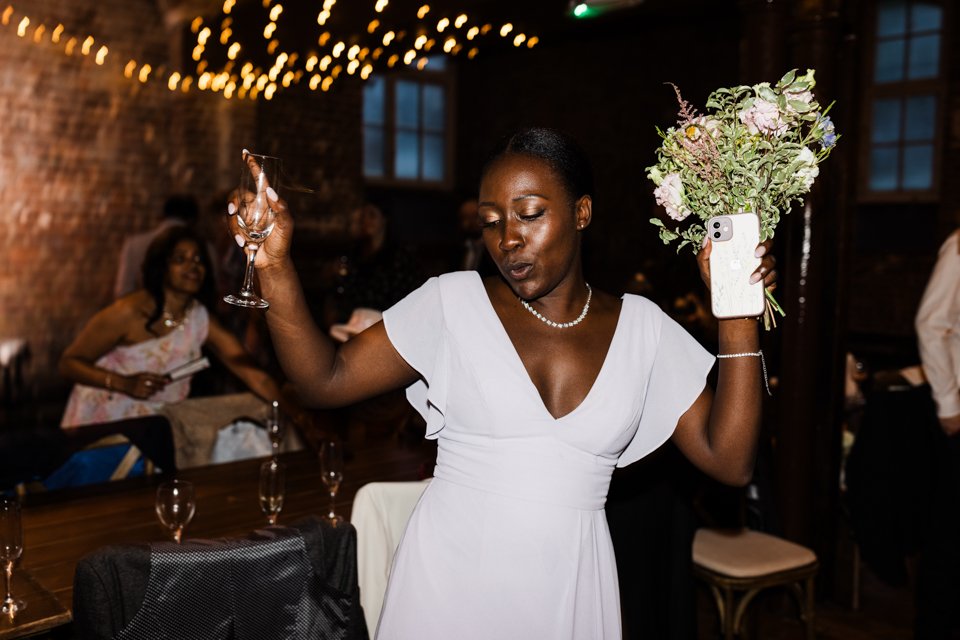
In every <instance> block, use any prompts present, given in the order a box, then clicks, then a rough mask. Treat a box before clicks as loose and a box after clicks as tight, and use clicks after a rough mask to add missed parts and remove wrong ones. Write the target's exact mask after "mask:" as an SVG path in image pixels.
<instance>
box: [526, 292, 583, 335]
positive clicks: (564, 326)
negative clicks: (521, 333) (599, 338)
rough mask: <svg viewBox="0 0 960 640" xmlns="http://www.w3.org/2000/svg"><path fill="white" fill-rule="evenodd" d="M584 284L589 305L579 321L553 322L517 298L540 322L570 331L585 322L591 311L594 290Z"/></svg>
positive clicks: (579, 317)
mask: <svg viewBox="0 0 960 640" xmlns="http://www.w3.org/2000/svg"><path fill="white" fill-rule="evenodd" d="M584 284H586V285H587V303H586V304H585V305H583V311H581V312H580V315H579V316H577V319H576V320H571V321H570V322H554V321H553V320H548V319H547V318H545V317H543V315H542V314H541V313H540V312H539V311H537V310H536V309H534V308H533V307H531V306H530V303H529V302H527V301H526V300H524V299H523V298H521V297H520V296H517V300H519V301H520V304H522V305H523V308H524V309H526V310H527V311H529V312H530V313H532V314H533V315H534V316H536V317H537V319H538V320H540V322H543V323H544V324H547V325H550V326H551V327H553V328H555V329H569V328H570V327H575V326H577V325H578V324H580V323H581V322H583V319H584V318H586V317H587V312H588V311H590V298H592V297H593V289H591V288H590V285H589V284H587V283H586V282H584Z"/></svg>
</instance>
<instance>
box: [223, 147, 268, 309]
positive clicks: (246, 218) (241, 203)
mask: <svg viewBox="0 0 960 640" xmlns="http://www.w3.org/2000/svg"><path fill="white" fill-rule="evenodd" d="M279 189H280V158H274V157H272V156H263V155H258V154H255V153H250V152H249V151H246V150H245V151H244V152H243V170H242V171H241V172H240V187H239V189H238V190H237V214H236V215H237V230H238V231H239V233H240V235H241V236H242V238H243V239H244V240H245V241H246V245H245V247H244V251H245V252H246V254H247V269H246V272H245V275H244V277H243V287H242V288H241V289H240V293H237V294H230V295H228V296H225V297H224V298H223V299H224V301H225V302H229V303H230V304H235V305H237V306H238V307H252V308H256V309H266V308H267V307H269V306H270V303H269V302H267V301H266V300H264V299H263V298H261V297H260V296H258V295H257V294H256V293H255V292H254V290H253V271H254V269H253V263H254V261H255V260H256V258H257V250H258V249H259V248H260V244H261V243H262V242H263V241H264V240H265V239H266V238H267V236H269V235H270V232H271V231H273V225H274V224H275V223H276V212H275V211H274V208H273V204H274V201H273V200H271V199H270V197H268V195H267V194H268V192H269V191H272V192H273V195H274V196H276V194H277V192H278V190H279Z"/></svg>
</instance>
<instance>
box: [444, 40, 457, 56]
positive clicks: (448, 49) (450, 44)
mask: <svg viewBox="0 0 960 640" xmlns="http://www.w3.org/2000/svg"><path fill="white" fill-rule="evenodd" d="M455 46H457V41H456V40H454V39H453V38H447V39H446V41H444V43H443V50H444V51H445V52H446V53H450V52H451V51H452V50H453V48H454V47H455Z"/></svg>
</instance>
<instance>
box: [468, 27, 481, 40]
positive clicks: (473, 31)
mask: <svg viewBox="0 0 960 640" xmlns="http://www.w3.org/2000/svg"><path fill="white" fill-rule="evenodd" d="M478 33H480V27H470V28H469V29H468V30H467V40H473V39H474V38H476V37H477V34H478Z"/></svg>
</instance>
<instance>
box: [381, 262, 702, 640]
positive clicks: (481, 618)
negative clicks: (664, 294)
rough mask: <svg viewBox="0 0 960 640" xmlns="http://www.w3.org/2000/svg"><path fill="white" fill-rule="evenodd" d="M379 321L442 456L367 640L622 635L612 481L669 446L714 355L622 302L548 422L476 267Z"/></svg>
mask: <svg viewBox="0 0 960 640" xmlns="http://www.w3.org/2000/svg"><path fill="white" fill-rule="evenodd" d="M384 325H385V327H386V330H387V334H388V336H389V338H390V341H391V343H392V344H393V346H394V347H395V348H396V349H397V351H398V352H399V353H400V355H401V356H403V358H404V359H405V360H406V361H407V362H408V363H409V364H410V365H411V366H412V367H413V368H415V369H416V370H417V371H418V372H419V373H420V375H421V377H422V380H420V381H418V382H417V383H415V384H413V385H412V386H411V387H410V388H408V390H407V397H408V398H409V400H410V402H411V404H413V406H414V407H415V408H417V410H419V411H420V412H421V414H422V415H423V416H424V418H425V419H426V421H427V438H435V439H437V440H438V454H437V466H436V470H435V472H434V480H433V481H432V482H431V484H430V486H429V487H428V488H427V490H426V491H425V492H424V494H423V497H422V498H421V500H420V502H419V503H418V504H417V507H416V508H415V509H414V512H413V515H412V516H411V518H410V522H409V524H408V525H407V530H406V532H405V533H404V536H403V539H402V540H401V543H400V547H399V549H398V550H397V554H396V556H395V558H394V564H393V567H392V571H391V575H390V581H389V584H388V586H387V592H386V595H385V601H384V606H383V611H382V613H381V616H380V624H379V626H378V630H377V636H376V637H377V638H378V640H406V639H410V640H413V639H417V640H441V639H442V640H450V639H453V638H456V639H457V640H470V639H473V638H476V639H478V640H479V639H484V640H488V639H490V638H496V639H498V640H508V639H516V640H531V639H535V638H550V639H551V640H563V639H567V638H570V639H573V638H578V639H579V638H584V639H591V640H597V639H617V640H619V638H620V637H621V632H620V601H619V593H618V588H617V569H616V563H615V560H614V555H613V546H612V544H611V541H610V533H609V531H608V530H607V522H606V518H605V515H604V511H603V508H604V503H605V501H606V496H607V489H608V487H609V484H610V476H611V474H612V472H613V469H614V467H615V466H621V467H622V466H625V465H627V464H630V463H631V462H635V461H636V460H639V459H640V458H642V457H643V456H645V455H647V454H648V453H650V452H651V451H653V450H654V449H656V448H657V447H659V446H660V445H661V444H663V442H664V441H666V440H667V438H669V437H670V435H671V434H672V433H673V430H674V428H675V427H676V424H677V420H678V419H679V418H680V416H681V415H683V413H684V412H685V411H686V410H687V409H688V408H689V407H690V406H691V405H692V404H693V401H694V400H696V398H697V397H698V396H699V394H700V393H701V391H703V388H704V385H705V379H706V375H707V373H708V372H709V371H710V368H711V367H712V366H713V362H714V359H713V356H711V355H710V354H708V353H707V352H706V351H705V350H704V349H703V348H702V347H700V345H699V344H698V343H697V342H696V341H694V339H693V338H692V337H690V335H689V334H687V333H686V332H685V331H684V330H683V329H682V328H681V327H680V326H679V325H678V324H676V323H675V322H673V320H671V319H670V318H668V317H667V316H666V315H665V314H664V313H663V312H662V311H661V310H660V309H659V308H658V307H657V306H656V305H654V304H653V303H651V302H650V301H648V300H646V299H644V298H641V297H638V296H632V295H626V296H624V298H623V306H622V310H621V312H620V318H619V320H618V323H617V328H616V331H615V333H614V336H613V340H612V342H611V345H610V349H609V351H608V353H607V356H606V359H605V361H604V363H603V366H602V368H601V370H600V373H599V375H598V376H597V379H596V381H595V382H594V384H593V386H592V388H591V389H590V392H589V393H588V394H587V396H586V398H585V399H584V400H583V402H582V403H581V404H580V405H579V406H578V407H577V408H576V409H575V410H573V411H572V412H571V413H569V414H567V415H565V416H563V417H561V418H559V419H556V418H554V417H553V416H552V415H551V414H550V412H549V411H547V408H546V407H545V406H544V404H543V401H542V399H541V397H540V394H539V393H538V391H537V388H536V387H535V386H534V384H533V382H532V381H531V380H530V377H529V375H528V374H527V372H526V369H524V366H523V362H522V361H521V360H520V357H519V355H518V354H517V352H516V349H515V348H514V347H513V344H512V343H511V341H510V338H509V336H508V335H507V333H506V330H505V329H504V328H503V325H502V324H501V323H500V320H499V317H498V316H497V315H496V312H495V311H494V309H493V306H492V305H491V303H490V300H489V297H488V296H487V293H486V290H485V289H484V286H483V282H482V281H481V279H480V277H479V276H478V275H477V274H476V273H475V272H458V273H452V274H448V275H444V276H441V277H439V278H431V279H430V280H429V281H427V283H426V284H424V285H423V286H422V287H421V288H419V289H418V290H416V291H414V292H413V293H411V294H410V295H409V296H408V297H407V298H405V299H404V300H402V301H401V302H399V303H397V304H396V305H395V306H393V307H392V308H390V309H388V310H387V311H386V312H384Z"/></svg>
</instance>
